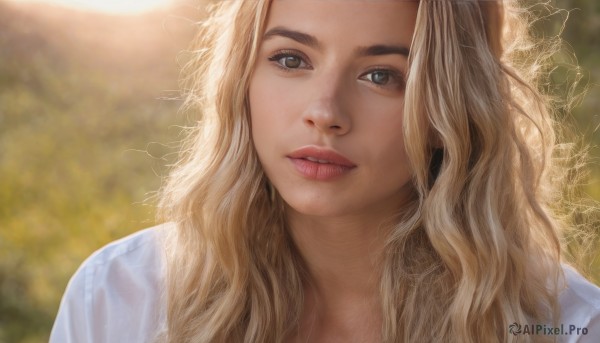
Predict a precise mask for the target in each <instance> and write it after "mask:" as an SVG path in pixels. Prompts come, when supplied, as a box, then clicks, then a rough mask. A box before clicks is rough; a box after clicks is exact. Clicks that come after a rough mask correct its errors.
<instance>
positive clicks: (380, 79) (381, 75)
mask: <svg viewBox="0 0 600 343" xmlns="http://www.w3.org/2000/svg"><path fill="white" fill-rule="evenodd" d="M370 75H371V81H372V82H373V83H375V84H378V85H386V84H387V83H388V82H389V81H390V73H389V72H385V71H382V70H377V71H374V72H372V73H371V74H370Z"/></svg>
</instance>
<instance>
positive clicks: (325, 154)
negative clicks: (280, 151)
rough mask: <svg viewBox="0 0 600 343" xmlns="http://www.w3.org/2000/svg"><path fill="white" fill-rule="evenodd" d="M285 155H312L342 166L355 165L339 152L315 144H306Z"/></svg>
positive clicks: (305, 156)
mask: <svg viewBox="0 0 600 343" xmlns="http://www.w3.org/2000/svg"><path fill="white" fill-rule="evenodd" d="M287 157H289V158H302V159H306V158H308V157H312V158H314V159H317V160H322V161H327V162H328V163H331V164H337V165H340V166H344V167H350V168H352V167H356V164H354V163H353V162H352V161H350V160H349V159H347V158H346V157H344V156H342V155H341V154H339V153H337V152H335V151H333V150H331V149H327V148H322V147H315V146H307V147H303V148H300V149H298V150H296V151H294V152H292V153H291V154H289V155H288V156H287Z"/></svg>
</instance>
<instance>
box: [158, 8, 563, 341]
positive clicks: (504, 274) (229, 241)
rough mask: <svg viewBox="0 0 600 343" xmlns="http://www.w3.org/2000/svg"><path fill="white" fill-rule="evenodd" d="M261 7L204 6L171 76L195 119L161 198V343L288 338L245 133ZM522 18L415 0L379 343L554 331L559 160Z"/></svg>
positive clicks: (537, 53)
mask: <svg viewBox="0 0 600 343" xmlns="http://www.w3.org/2000/svg"><path fill="white" fill-rule="evenodd" d="M269 5H270V0H261V1H259V0H256V1H244V0H230V1H222V2H220V3H219V4H218V5H215V6H214V8H213V9H212V10H211V12H210V16H209V18H208V19H207V20H206V21H205V22H204V23H203V25H202V27H201V30H200V33H199V35H198V41H197V42H196V48H195V50H194V51H193V59H192V60H191V61H190V62H189V64H188V65H187V66H186V67H185V69H184V75H185V78H186V79H185V81H186V82H185V87H184V90H185V92H186V94H187V101H186V105H185V106H186V107H187V108H188V109H191V110H193V111H195V112H198V113H200V114H201V115H200V119H199V121H198V123H197V125H195V126H194V127H193V128H191V130H190V132H189V136H188V139H187V141H186V144H185V145H184V147H183V149H182V156H181V159H180V161H179V162H178V164H177V165H176V166H175V168H174V169H173V170H172V172H171V174H170V176H169V178H168V180H167V182H166V184H165V185H164V187H163V189H162V193H161V195H162V196H161V201H160V204H159V207H160V209H161V212H162V216H163V218H164V219H166V220H168V221H171V222H174V223H175V226H176V229H175V230H172V231H170V232H169V236H168V237H167V239H166V241H165V244H166V251H167V271H168V276H167V278H168V279H167V280H168V281H167V282H168V283H167V303H168V305H167V306H168V309H167V320H168V334H167V336H168V337H167V340H168V341H169V342H282V341H285V340H286V338H289V337H290V335H292V334H294V333H295V330H297V327H298V322H299V318H300V314H301V313H302V310H303V304H304V298H303V283H304V282H306V280H307V278H308V275H307V273H306V272H305V270H306V268H305V267H304V265H303V261H302V258H301V256H299V254H298V252H297V249H296V248H295V246H294V243H293V241H292V239H291V237H290V235H289V233H288V230H287V227H286V221H285V213H284V210H283V208H284V207H283V200H282V199H281V198H280V197H279V195H278V194H277V192H276V190H274V189H272V188H270V186H269V182H268V180H267V178H266V176H265V174H264V172H263V170H262V167H261V165H260V162H259V160H258V158H257V155H256V152H255V150H254V147H253V143H252V138H251V130H250V124H249V106H248V100H247V92H248V86H249V80H250V77H251V74H252V66H253V65H254V62H255V59H256V54H257V51H258V48H259V45H260V41H261V36H262V34H263V31H264V26H265V24H266V18H267V15H268V10H269ZM530 21H531V17H530V16H529V12H528V11H526V10H522V9H520V8H519V7H518V4H517V3H515V2H513V1H503V2H501V1H477V0H460V1H445V0H421V1H420V4H419V10H418V14H417V23H416V28H415V34H414V37H413V41H412V45H411V53H410V58H409V72H408V78H407V87H406V93H405V108H404V118H405V123H404V135H405V141H406V144H405V146H406V150H407V154H408V157H409V161H410V163H411V168H412V171H413V179H412V182H413V186H414V189H415V197H414V200H413V201H412V203H411V204H410V205H409V206H407V209H406V211H403V215H402V217H399V218H397V223H396V224H395V228H394V230H393V231H392V233H391V235H390V236H389V237H388V240H387V244H386V250H385V252H386V253H385V258H384V262H383V269H382V275H381V279H380V293H381V310H382V318H383V326H382V327H381V337H382V340H383V342H400V341H402V342H414V341H419V342H423V341H434V342H506V341H516V337H515V336H512V335H509V333H508V327H509V325H510V324H511V323H513V322H517V323H556V322H557V320H558V313H559V308H558V303H557V294H558V288H557V285H558V284H559V280H560V278H561V276H562V274H561V265H560V262H561V243H560V232H561V229H562V226H563V224H561V221H559V220H558V216H557V215H556V212H555V210H554V207H553V205H552V204H555V203H556V201H557V198H558V197H559V195H560V192H561V187H562V186H561V185H562V184H563V183H562V181H561V179H560V176H561V175H562V174H561V173H562V171H561V170H562V169H561V164H560V163H557V161H558V160H559V159H560V158H563V157H564V156H563V155H561V154H559V153H560V152H561V151H563V150H561V149H557V147H559V145H558V143H557V139H556V134H555V132H557V131H556V130H557V129H558V125H557V124H556V123H555V122H554V120H553V115H552V110H551V106H550V105H549V104H550V102H549V99H548V97H547V96H545V95H544V94H543V93H542V92H541V91H540V87H539V78H540V75H543V73H544V72H546V71H547V69H545V67H544V66H546V65H547V63H546V62H547V61H546V60H547V58H548V57H549V56H550V54H549V53H545V52H544V51H541V50H540V47H539V45H538V44H534V40H532V39H531V36H530V34H529V28H530V25H529V23H530ZM519 339H521V340H522V341H526V340H528V339H531V337H528V336H520V337H519Z"/></svg>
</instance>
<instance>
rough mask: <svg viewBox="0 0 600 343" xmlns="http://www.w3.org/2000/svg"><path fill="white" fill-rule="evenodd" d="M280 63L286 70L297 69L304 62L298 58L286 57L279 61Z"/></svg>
mask: <svg viewBox="0 0 600 343" xmlns="http://www.w3.org/2000/svg"><path fill="white" fill-rule="evenodd" d="M279 63H280V64H281V65H283V66H284V67H286V68H290V69H296V68H298V67H300V65H301V64H302V60H301V59H300V58H298V57H297V56H286V57H283V58H281V59H279Z"/></svg>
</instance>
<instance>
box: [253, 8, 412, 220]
mask: <svg viewBox="0 0 600 343" xmlns="http://www.w3.org/2000/svg"><path fill="white" fill-rule="evenodd" d="M417 8H418V3H417V2H413V1H392V0H374V1H373V0H370V1H361V0H302V1H295V0H274V1H273V3H272V5H271V9H270V15H269V18H268V22H267V26H266V29H265V35H264V36H263V41H262V44H261V47H260V50H259V55H258V60H257V62H256V64H255V69H254V74H253V77H252V79H251V83H250V90H249V100H250V112H251V121H252V136H253V141H254V145H255V147H256V151H257V153H258V157H259V159H260V162H261V163H262V166H263V168H264V170H265V173H266V175H267V176H268V178H269V180H270V181H271V183H272V184H273V185H274V186H275V188H276V189H277V190H278V191H279V193H280V194H281V196H282V197H283V199H284V200H285V202H286V203H287V204H288V206H289V207H290V208H291V209H292V210H294V211H297V212H298V213H302V214H307V215H314V216H344V215H360V214H372V213H376V212H381V211H386V210H391V211H393V210H395V209H398V207H399V206H401V204H402V203H403V201H404V200H405V199H406V197H407V194H408V192H410V188H411V187H410V185H409V180H410V170H409V167H408V161H407V158H406V153H405V149H404V142H403V135H402V121H403V110H402V108H403V102H404V83H405V81H404V75H405V74H406V72H407V54H408V48H409V46H410V43H411V39H412V35H413V31H414V27H415V20H416V13H417Z"/></svg>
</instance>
